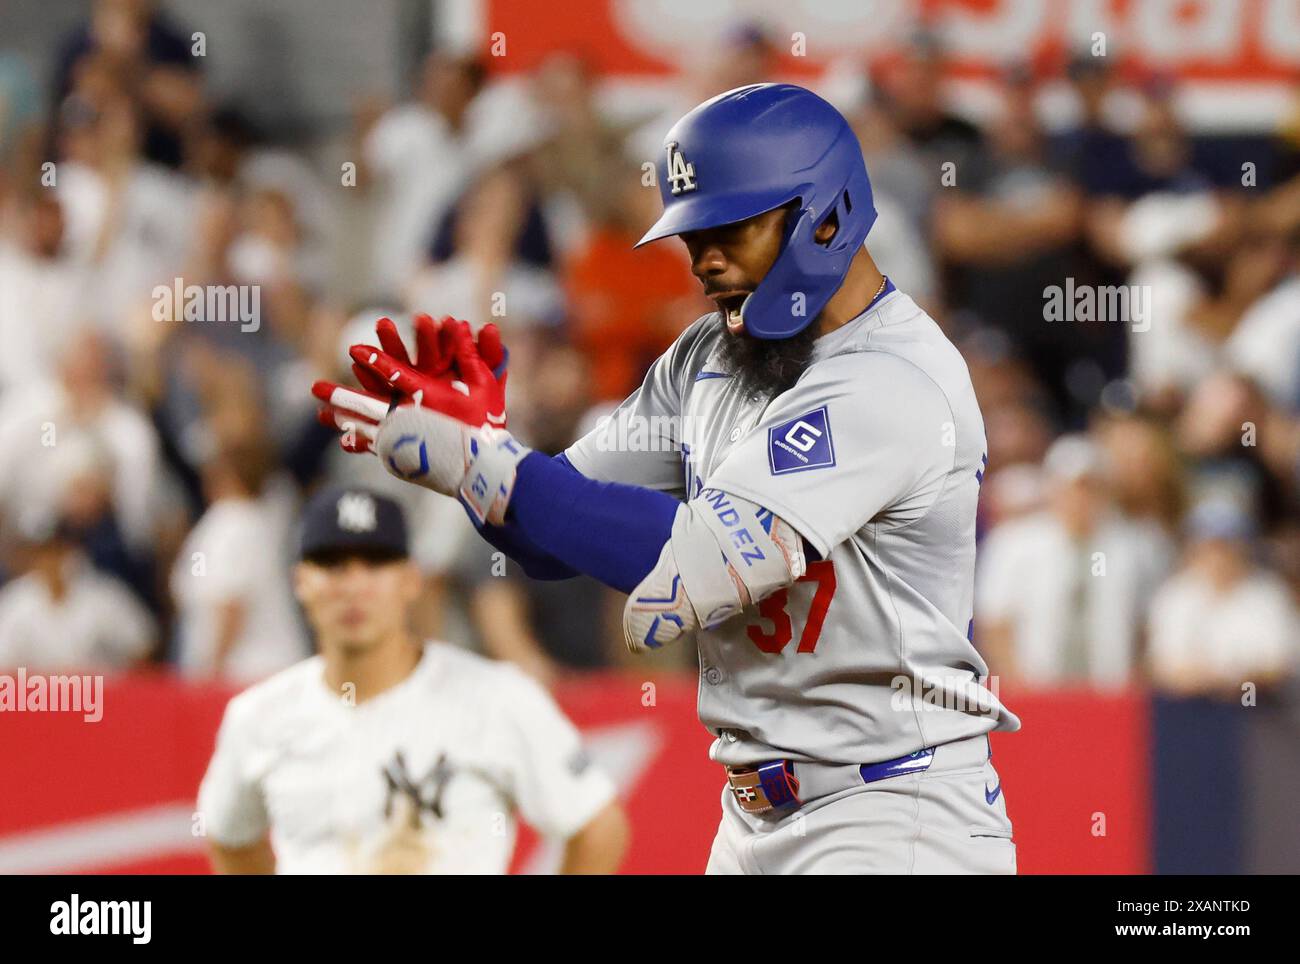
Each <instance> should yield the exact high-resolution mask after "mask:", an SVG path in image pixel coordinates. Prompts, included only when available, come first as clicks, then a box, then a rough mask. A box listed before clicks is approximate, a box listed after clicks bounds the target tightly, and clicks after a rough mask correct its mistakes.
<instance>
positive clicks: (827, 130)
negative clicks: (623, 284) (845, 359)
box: [637, 84, 876, 338]
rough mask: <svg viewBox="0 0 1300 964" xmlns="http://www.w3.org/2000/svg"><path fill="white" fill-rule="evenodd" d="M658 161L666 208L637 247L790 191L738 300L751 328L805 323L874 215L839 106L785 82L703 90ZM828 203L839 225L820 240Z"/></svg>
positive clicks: (776, 200) (773, 331) (742, 214)
mask: <svg viewBox="0 0 1300 964" xmlns="http://www.w3.org/2000/svg"><path fill="white" fill-rule="evenodd" d="M658 168H659V193H660V195H661V196H662V197H663V202H664V213H663V216H662V217H660V218H659V220H658V221H656V222H655V223H654V226H653V227H651V228H650V230H649V231H647V232H646V234H645V237H643V238H642V239H641V240H640V241H638V242H637V246H638V247H639V246H640V245H643V244H646V243H647V242H649V241H656V240H658V239H659V238H666V237H668V236H669V235H673V234H681V233H683V232H685V231H699V230H701V229H703V228H713V227H718V226H719V225H723V224H731V223H733V222H735V221H743V220H745V219H746V218H752V217H753V216H754V215H756V214H762V213H763V212H764V211H771V210H773V209H774V208H778V207H780V206H781V205H783V204H787V203H789V202H790V201H793V200H796V199H798V201H799V209H798V211H796V212H793V213H792V215H791V216H790V217H789V218H788V219H787V221H786V226H785V238H784V241H783V242H782V247H781V253H780V254H779V255H778V256H777V259H776V262H775V263H774V264H773V265H772V268H771V270H769V271H768V273H767V276H766V277H764V278H763V280H762V281H761V282H760V283H759V285H758V288H757V289H756V290H754V291H753V292H752V293H751V294H750V295H749V296H748V297H747V298H746V299H745V302H744V305H743V306H742V307H741V310H740V311H741V318H742V319H743V320H744V322H745V330H746V331H748V332H749V333H750V334H751V335H754V336H755V337H757V338H788V337H790V336H791V335H794V334H797V333H798V332H800V331H802V330H803V329H804V328H806V327H807V326H808V324H809V322H811V321H812V320H813V319H814V318H816V317H817V315H818V313H819V312H820V311H821V310H822V308H824V307H825V306H826V302H828V301H829V300H830V298H831V295H833V294H835V292H836V290H837V289H838V288H839V286H840V285H841V284H842V283H843V281H844V276H845V275H846V274H848V271H849V262H850V261H852V260H853V256H854V255H855V254H856V253H857V251H858V249H859V248H860V247H862V242H863V241H865V240H866V237H867V232H869V231H870V230H871V225H872V224H873V223H874V222H875V220H876V208H875V205H874V204H873V203H872V200H871V182H870V181H869V180H868V179H867V165H866V163H865V162H864V161H863V160H862V148H861V147H860V146H859V145H858V139H857V136H856V135H855V134H854V133H853V131H852V129H851V128H850V127H849V125H848V122H847V121H846V120H845V119H844V117H843V116H842V115H841V114H840V112H839V111H837V110H836V109H835V108H834V107H832V106H831V105H830V104H828V103H826V101H824V100H822V99H821V98H820V97H818V96H817V95H816V94H814V93H813V92H812V91H810V90H805V89H804V88H802V87H796V86H794V85H793V84H751V85H749V86H747V87H737V88H736V89H735V90H729V91H727V92H726V93H725V94H719V95H718V96H717V97H714V98H712V99H711V100H706V101H705V102H704V103H703V104H700V106H698V107H696V108H695V109H694V110H692V111H691V112H690V113H689V114H687V115H686V116H685V117H683V118H682V119H681V120H679V121H678V122H677V123H676V124H674V125H673V128H672V130H670V131H669V132H668V136H667V137H666V138H664V155H663V156H662V157H661V158H660V159H659V162H658ZM832 212H834V214H835V215H836V217H837V218H838V223H839V229H838V230H837V231H836V232H835V235H834V236H833V237H832V238H831V240H830V241H829V242H828V243H826V244H818V243H817V242H816V241H814V240H813V234H814V232H815V231H816V230H817V228H818V227H820V226H821V224H822V223H823V222H824V221H825V220H826V219H827V217H829V216H830V215H831V213H832Z"/></svg>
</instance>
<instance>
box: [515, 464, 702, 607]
mask: <svg viewBox="0 0 1300 964" xmlns="http://www.w3.org/2000/svg"><path fill="white" fill-rule="evenodd" d="M679 508H681V503H680V502H678V501H677V500H676V499H674V498H673V497H672V496H670V495H665V494H664V493H662V492H656V491H655V490H653V489H645V488H641V487H640V486H635V485H622V484H620V483H617V482H597V481H594V480H592V479H588V478H587V477H585V476H583V475H580V474H579V473H577V472H574V471H572V470H571V469H567V468H564V467H563V466H561V465H558V464H556V463H555V462H554V461H553V460H551V459H549V458H547V457H546V456H544V455H541V454H540V453H537V452H533V453H531V454H529V455H528V456H527V457H526V458H524V459H523V461H521V462H520V463H519V468H518V475H517V478H516V481H515V488H514V493H513V496H512V498H511V502H510V515H509V517H508V518H510V519H513V521H514V522H515V524H516V525H517V526H518V527H519V529H520V531H521V532H522V533H523V534H524V535H525V536H526V537H527V538H528V540H529V541H530V542H532V543H533V544H534V545H536V546H537V547H539V548H540V549H541V550H542V551H544V552H545V553H547V554H548V555H549V556H551V557H552V558H554V559H557V560H559V561H560V562H561V563H563V564H565V565H567V566H569V567H571V568H572V569H575V570H577V571H578V572H582V573H586V574H587V575H589V576H591V577H592V578H594V579H597V580H599V581H600V582H603V583H604V584H605V585H607V586H610V587H612V588H614V589H617V590H619V591H620V592H631V591H632V590H633V589H634V588H636V586H637V585H639V584H640V583H641V581H642V580H643V579H645V577H646V575H648V574H649V572H650V571H651V570H652V569H653V568H654V567H655V564H656V563H657V562H658V560H659V554H660V553H661V552H662V551H663V547H664V544H665V543H666V542H667V541H668V540H669V538H670V537H671V536H672V528H673V518H674V516H676V514H677V510H678V509H679Z"/></svg>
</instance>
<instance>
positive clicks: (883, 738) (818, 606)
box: [314, 84, 1020, 874]
mask: <svg viewBox="0 0 1300 964" xmlns="http://www.w3.org/2000/svg"><path fill="white" fill-rule="evenodd" d="M658 175H659V188H660V192H661V195H662V198H663V202H664V211H663V216H662V217H661V218H660V219H659V220H658V222H657V223H655V224H654V225H653V226H652V227H651V228H650V230H649V231H648V232H647V233H646V235H645V237H643V238H642V239H641V242H640V243H641V244H645V243H647V242H650V241H654V240H656V239H659V238H664V237H668V236H671V235H676V236H679V237H680V238H681V239H682V240H683V241H684V242H685V244H686V247H687V250H688V251H689V254H690V258H691V262H692V270H693V272H694V274H695V275H696V277H697V278H698V279H699V280H700V282H701V283H702V284H703V285H704V289H705V292H706V294H708V295H709V296H711V297H712V298H713V299H714V301H715V303H716V304H717V308H718V310H717V312H715V313H713V314H709V315H706V316H705V317H703V318H700V319H699V320H697V321H696V322H695V323H694V324H692V325H691V326H690V327H689V328H687V329H686V331H685V332H684V333H683V334H682V335H681V336H680V337H679V338H678V339H677V341H676V342H675V343H674V344H673V345H672V347H670V348H669V349H668V351H667V352H665V353H664V354H663V356H662V357H660V358H659V359H658V360H657V361H656V362H655V363H654V365H653V366H652V367H651V369H650V371H649V373H648V374H647V376H646V378H645V381H644V383H643V385H642V386H641V388H640V389H639V390H637V391H636V392H635V393H633V394H632V396H631V397H629V398H628V399H627V400H626V401H625V402H624V403H623V404H622V406H620V408H619V409H618V410H617V412H616V413H615V415H614V416H613V418H612V419H611V420H610V421H609V423H608V424H606V425H604V426H602V427H599V428H597V429H596V430H595V431H593V432H592V433H591V434H589V435H587V436H586V437H584V438H582V439H581V440H579V441H578V442H577V443H575V444H574V445H573V446H572V447H570V448H569V449H568V450H567V451H566V452H565V453H563V454H562V455H560V456H558V457H556V458H554V459H551V458H547V457H545V456H543V455H541V454H539V453H534V452H530V451H529V450H528V448H527V447H526V446H524V445H522V444H521V443H520V442H519V441H518V440H516V439H514V438H513V437H512V436H510V434H509V433H508V432H507V431H505V430H503V426H504V425H505V414H506V413H505V401H504V392H503V388H502V377H501V376H502V373H501V370H500V367H499V366H500V364H501V359H502V357H503V353H502V351H501V350H500V348H499V345H498V341H499V339H498V338H497V337H496V335H495V332H494V331H492V330H491V329H490V326H488V327H487V328H485V329H484V331H483V332H482V333H481V334H480V337H479V342H480V346H479V350H476V346H475V344H474V342H473V340H472V338H471V336H470V333H469V329H468V327H467V326H466V325H465V324H463V323H453V322H450V321H448V322H445V323H443V324H442V325H441V326H439V325H435V324H434V323H433V322H432V321H430V320H428V319H425V320H424V321H423V322H422V323H421V325H419V326H417V328H423V329H424V334H423V335H422V336H421V335H420V333H419V331H418V330H417V342H418V343H420V345H421V351H420V352H419V353H418V354H417V357H416V358H415V359H414V360H412V359H410V358H408V357H406V354H405V350H404V349H403V348H402V346H401V345H400V344H399V345H394V344H393V343H392V342H393V339H392V337H391V335H389V336H385V335H384V334H383V333H382V332H381V345H379V346H368V345H357V346H353V348H352V349H351V354H352V358H353V360H354V362H356V365H357V367H358V370H359V372H360V373H361V375H362V376H363V387H364V388H365V390H363V391H355V390H351V389H347V388H344V387H342V386H338V385H332V384H329V383H318V384H317V385H316V387H315V389H314V391H315V393H316V395H317V397H318V398H320V399H322V400H323V401H325V402H326V406H325V408H324V409H323V410H322V419H323V420H326V421H328V422H329V423H330V424H333V425H336V426H338V427H339V428H341V429H344V431H345V438H344V445H345V447H349V448H351V449H352V450H354V451H359V450H371V451H374V452H375V453H376V454H377V455H378V456H379V457H380V460H381V461H382V463H383V464H384V466H385V467H386V468H387V469H388V471H390V472H392V473H394V474H395V475H398V476H399V477H402V478H405V479H408V480H410V481H412V482H415V483H417V484H419V485H423V486H426V487H428V488H431V489H433V490H435V491H438V492H441V493H443V494H446V495H451V496H454V497H456V498H459V499H460V500H461V501H462V503H463V504H464V505H465V507H466V509H467V511H468V512H469V513H470V515H471V517H472V518H473V520H474V521H475V523H476V525H477V526H478V527H479V531H480V533H481V534H482V535H483V537H484V538H486V539H487V540H489V541H490V542H491V543H493V544H494V545H496V546H497V547H498V548H500V549H502V550H503V551H505V552H507V553H508V554H510V555H511V556H512V557H513V558H515V559H516V560H518V561H519V562H520V563H521V564H522V566H523V567H524V569H525V571H526V572H528V573H529V574H530V575H531V576H533V577H535V578H541V579H547V578H565V577H568V576H571V575H573V574H575V573H579V572H581V573H586V574H587V575H590V576H593V577H594V578H596V579H599V580H601V581H602V582H604V583H606V584H608V585H610V586H613V587H615V588H617V589H620V590H622V591H624V592H626V593H627V594H628V601H627V605H626V608H625V611H624V635H625V641H626V643H627V645H628V646H629V647H630V648H631V649H632V650H634V651H645V650H651V649H657V648H659V647H663V646H672V645H681V644H682V643H688V642H690V641H692V640H693V641H694V644H695V646H696V647H697V648H698V651H699V665H700V689H699V715H700V719H701V721H702V722H703V723H704V724H705V725H706V726H707V727H708V728H709V730H710V731H711V732H712V733H713V734H714V735H715V736H716V740H715V741H714V743H713V747H712V750H711V756H712V758H713V759H714V760H715V761H717V762H718V763H719V764H720V765H721V767H722V768H723V770H724V772H725V779H726V784H725V786H724V787H723V792H722V820H721V824H720V826H719V828H718V833H717V836H716V838H715V841H714V844H713V848H712V852H711V854H710V855H709V860H708V865H707V870H708V872H710V873H769V874H771V873H809V872H816V873H874V872H886V873H1014V872H1015V866H1016V862H1015V846H1014V844H1013V842H1012V839H1011V824H1010V821H1009V820H1008V817H1007V812H1006V799H1005V796H1004V795H1003V793H1002V787H1001V783H1000V780H999V777H998V775H997V773H996V771H995V770H994V768H993V765H992V763H991V761H990V758H991V746H990V743H989V740H988V734H989V732H990V731H992V730H1007V731H1012V730H1016V729H1018V728H1019V726H1020V723H1019V720H1017V719H1016V717H1015V716H1014V715H1013V714H1012V713H1010V712H1009V711H1008V710H1007V709H1005V708H1004V707H1003V706H1002V705H1001V704H1000V702H999V700H998V698H997V696H996V694H995V692H994V691H993V690H992V689H990V688H989V687H988V686H986V685H985V680H986V679H987V673H988V669H987V667H986V665H985V663H984V661H983V659H981V657H980V655H979V653H978V652H976V650H975V648H974V647H973V646H972V644H971V629H972V626H973V613H972V597H973V569H974V561H975V513H976V502H977V500H978V498H979V489H980V482H981V480H982V477H983V469H984V466H985V464H986V462H987V457H986V443H985V435H984V426H983V420H982V417H981V415H980V411H979V407H978V405H977V403H976V400H975V393H974V391H973V389H972V387H971V382H970V377H969V373H968V372H967V368H966V365H965V363H964V361H963V360H962V358H961V355H960V354H959V353H958V351H957V350H956V348H954V346H953V345H952V344H951V343H950V342H949V341H948V340H947V338H946V337H945V336H944V335H943V333H942V331H941V330H940V329H939V327H938V326H937V325H936V324H935V322H934V321H933V320H932V319H931V318H929V317H928V316H927V315H926V314H925V312H923V311H922V310H921V309H920V308H918V307H917V305H916V303H915V302H913V301H912V299H911V298H909V297H908V296H907V295H906V294H904V293H903V292H901V291H898V290H896V288H895V287H894V285H893V284H892V283H891V282H890V281H889V279H888V278H886V277H885V276H883V275H882V274H881V272H880V270H879V269H878V268H877V266H876V264H875V263H874V262H873V261H872V258H871V255H870V254H869V253H868V251H867V249H866V248H865V247H864V242H865V239H866V237H867V233H868V232H869V230H870V229H871V226H872V223H873V222H874V220H875V217H876V212H875V208H874V206H873V203H872V195H871V185H870V182H869V181H868V177H867V171H866V166H865V164H864V163H863V159H862V153H861V150H860V148H859V146H858V142H857V139H856V137H855V136H854V134H853V132H852V131H851V130H850V128H849V126H848V124H847V123H846V122H845V120H844V118H843V117H842V116H841V115H840V114H839V113H838V112H837V111H836V110H835V109H834V108H833V107H832V106H831V105H830V104H828V103H826V102H825V101H824V100H822V99H821V98H819V97H817V96H816V95H814V94H813V93H811V92H810V91H807V90H804V89H802V88H800V87H795V86H791V85H788V84H757V85H752V86H747V87H741V88H737V89H736V90H732V91H728V92H727V93H724V94H720V95H719V96H717V97H714V98H713V99H711V100H709V101H706V102H705V103H703V104H701V105H699V106H698V107H696V108H695V109H694V110H692V111H691V112H690V113H688V114H687V115H686V116H684V117H683V118H682V119H681V120H680V121H679V122H678V123H677V124H676V125H675V126H674V127H673V128H672V129H671V130H670V131H669V132H668V135H667V137H666V139H665V142H664V153H663V155H662V156H661V157H660V158H659V160H658ZM448 332H450V334H449V333H448ZM434 345H436V346H438V347H439V349H440V350H439V351H435V350H433V349H432V348H430V350H429V351H428V352H425V351H424V349H425V348H427V347H429V346H434ZM484 347H485V348H486V351H484V350H482V349H483V348H484ZM448 356H450V357H451V361H450V362H449V361H448ZM494 368H495V371H494V370H493V369H494ZM392 401H395V402H396V407H395V408H393V410H392V411H391V412H389V410H388V408H389V404H390V403H391V402H392Z"/></svg>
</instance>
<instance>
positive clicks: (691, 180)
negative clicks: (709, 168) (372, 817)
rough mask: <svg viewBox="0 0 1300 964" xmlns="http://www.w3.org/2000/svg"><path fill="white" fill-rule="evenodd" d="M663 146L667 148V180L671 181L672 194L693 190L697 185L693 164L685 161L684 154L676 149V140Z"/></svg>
mask: <svg viewBox="0 0 1300 964" xmlns="http://www.w3.org/2000/svg"><path fill="white" fill-rule="evenodd" d="M664 146H665V147H666V148H667V149H668V180H670V181H672V184H673V194H682V193H684V192H686V191H694V190H695V189H696V188H697V187H698V186H699V185H697V184H696V183H695V165H694V164H688V163H686V156H685V155H684V154H683V153H682V152H681V151H679V150H678V149H677V142H676V141H669V142H668V143H667V144H666V145H664Z"/></svg>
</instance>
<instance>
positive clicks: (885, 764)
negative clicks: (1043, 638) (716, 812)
mask: <svg viewBox="0 0 1300 964" xmlns="http://www.w3.org/2000/svg"><path fill="white" fill-rule="evenodd" d="M975 741H978V742H979V744H982V745H983V746H984V747H985V748H987V753H986V754H982V755H983V758H984V759H987V758H989V757H991V756H992V755H993V750H992V747H991V745H990V744H989V743H988V738H987V737H986V736H980V737H970V738H967V739H965V740H958V741H956V742H954V743H950V744H943V745H942V746H943V747H944V748H951V749H953V750H954V751H955V750H957V749H958V748H959V747H960V748H962V749H963V751H973V750H976V749H977V747H976V745H975ZM936 749H939V747H932V746H931V747H925V748H923V749H920V750H917V751H916V752H915V753H909V754H907V755H906V756H900V757H895V758H894V759H892V760H882V761H880V762H879V763H863V764H861V765H858V764H853V763H849V764H838V763H820V762H809V763H805V762H800V761H795V760H784V759H783V760H764V761H762V762H759V763H753V764H750V765H748V766H728V767H727V768H726V770H727V783H728V784H729V785H730V787H731V792H732V794H733V795H734V796H735V798H736V803H738V804H739V805H740V809H741V810H744V811H745V812H746V813H768V812H769V811H772V810H782V811H794V810H797V809H799V808H800V807H801V806H803V804H804V802H805V801H808V800H816V799H817V798H818V797H823V796H827V795H828V794H831V793H839V792H840V791H841V790H848V789H851V788H853V787H861V786H866V785H867V784H869V783H875V782H876V781H878V780H888V779H889V778H890V777H897V776H903V775H905V774H908V773H922V772H924V771H926V770H928V769H929V768H930V765H931V764H932V763H933V762H934V755H935V750H936ZM965 755H969V753H966V754H965ZM962 762H965V761H962ZM801 792H802V796H801V795H800V794H801Z"/></svg>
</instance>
